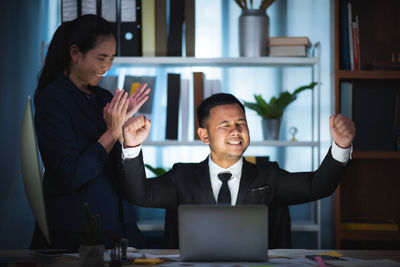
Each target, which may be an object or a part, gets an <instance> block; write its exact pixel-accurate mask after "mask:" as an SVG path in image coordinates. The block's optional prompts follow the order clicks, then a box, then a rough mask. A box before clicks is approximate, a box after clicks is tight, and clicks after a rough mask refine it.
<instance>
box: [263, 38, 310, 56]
mask: <svg viewBox="0 0 400 267" xmlns="http://www.w3.org/2000/svg"><path fill="white" fill-rule="evenodd" d="M268 46H269V55H270V56H271V57H306V56H308V55H309V50H310V47H311V42H310V40H309V39H308V37H288V36H284V37H270V38H269V45H268Z"/></svg>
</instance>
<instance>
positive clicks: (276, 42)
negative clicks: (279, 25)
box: [269, 36, 311, 46]
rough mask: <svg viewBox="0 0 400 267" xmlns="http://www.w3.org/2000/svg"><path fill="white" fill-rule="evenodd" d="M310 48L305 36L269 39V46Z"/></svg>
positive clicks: (308, 40)
mask: <svg viewBox="0 0 400 267" xmlns="http://www.w3.org/2000/svg"><path fill="white" fill-rule="evenodd" d="M282 45H284V46H292V45H294V46H311V42H310V39H308V37H305V36H281V37H270V38H269V46H282Z"/></svg>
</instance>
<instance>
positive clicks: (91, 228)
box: [79, 203, 104, 267]
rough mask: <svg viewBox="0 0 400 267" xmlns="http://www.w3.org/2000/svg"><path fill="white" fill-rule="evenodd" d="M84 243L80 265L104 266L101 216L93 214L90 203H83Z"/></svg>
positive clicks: (81, 248) (80, 253)
mask: <svg viewBox="0 0 400 267" xmlns="http://www.w3.org/2000/svg"><path fill="white" fill-rule="evenodd" d="M83 209H84V218H83V219H82V233H81V241H82V244H81V246H80V248H79V266H96V267H97V266H102V267H103V266H104V244H102V243H101V239H100V217H99V215H98V214H97V215H94V216H93V215H91V214H90V211H89V204H88V203H84V204H83Z"/></svg>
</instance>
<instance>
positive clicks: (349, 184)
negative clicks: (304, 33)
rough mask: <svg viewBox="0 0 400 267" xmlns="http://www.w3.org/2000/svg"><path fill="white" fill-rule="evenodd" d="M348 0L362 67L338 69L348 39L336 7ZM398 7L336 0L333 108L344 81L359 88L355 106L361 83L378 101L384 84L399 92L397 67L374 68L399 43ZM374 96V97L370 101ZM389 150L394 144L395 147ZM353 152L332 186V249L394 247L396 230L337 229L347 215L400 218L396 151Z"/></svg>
mask: <svg viewBox="0 0 400 267" xmlns="http://www.w3.org/2000/svg"><path fill="white" fill-rule="evenodd" d="M341 4H343V6H341ZM347 4H351V11H352V16H353V20H354V18H355V16H358V17H359V20H358V22H359V25H358V26H359V33H360V34H359V44H360V47H359V56H360V59H361V70H344V69H341V68H343V67H344V65H345V64H344V63H345V62H343V61H344V56H345V55H344V50H345V49H344V46H343V42H342V41H344V40H342V39H341V38H342V37H344V39H347V38H346V37H347V35H343V32H341V31H342V30H345V29H347V27H346V23H348V21H344V22H343V23H340V20H341V19H345V16H341V14H340V12H341V11H345V12H348V10H346V9H347V8H346V7H347ZM399 7H400V2H399V1H398V0H387V1H384V2H383V1H374V0H335V1H334V14H335V15H334V18H335V31H334V35H335V50H334V53H335V56H334V58H335V77H334V85H335V111H336V112H340V110H341V102H340V101H341V100H342V99H343V100H344V98H342V97H343V96H342V95H341V84H342V82H350V83H352V84H353V89H358V91H357V94H356V95H355V94H354V91H353V95H352V101H353V106H352V107H353V108H354V106H355V105H354V103H356V101H362V100H363V98H362V94H363V92H364V91H363V88H365V89H366V90H365V93H366V95H368V92H369V90H376V91H375V92H376V95H377V97H378V99H376V100H377V101H376V102H377V103H381V102H382V105H385V104H384V103H386V102H384V101H385V100H384V98H383V97H385V96H387V95H388V92H387V91H385V89H386V88H387V89H388V90H393V89H394V90H397V94H398V93H399V92H400V91H398V88H399V87H398V84H399V82H400V70H375V69H374V70H373V69H372V68H373V66H374V63H376V62H385V61H387V60H388V59H390V57H391V54H392V50H393V49H392V48H391V47H393V43H396V44H397V43H399V41H400V40H399V35H398V34H397V32H398V27H396V26H395V25H397V22H398V12H396V11H397V10H398V9H399ZM347 14H348V13H347ZM347 19H348V18H347ZM347 34H348V33H347ZM346 56H347V55H346ZM350 93H351V92H350ZM380 94H382V99H379V96H380ZM357 97H358V99H357ZM373 101H375V99H373V100H372V101H371V102H373ZM379 101H381V102H379ZM358 104H360V102H358ZM396 108H397V107H396ZM373 110H374V111H375V110H376V108H375V107H374V108H373ZM353 112H354V110H353ZM377 112H379V110H378V111H377ZM394 112H396V109H394ZM376 114H379V113H376ZM386 114H388V113H386ZM353 118H355V120H356V121H355V124H356V127H357V125H358V126H359V125H360V123H361V120H362V119H365V120H368V119H371V118H361V119H360V116H358V117H354V113H353ZM374 120H376V119H374ZM385 123H386V122H385ZM395 123H397V122H394V121H393V126H394V124H395ZM360 128H361V127H360ZM360 128H358V129H357V131H358V132H357V134H358V137H361V135H362V134H364V136H369V132H368V129H367V130H365V129H363V130H361V129H362V128H361V129H360ZM356 139H357V136H356ZM374 140H375V139H371V140H370V142H371V143H372V142H374ZM393 143H394V142H393ZM393 146H394V144H393ZM371 147H372V146H371ZM376 147H379V146H376ZM393 149H395V148H394V147H393ZM352 157H353V159H354V160H353V161H352V162H351V163H350V164H349V168H348V169H347V171H346V174H345V176H344V177H343V180H342V183H341V185H340V186H339V187H338V189H337V190H336V195H335V199H334V201H335V204H336V248H337V249H340V248H342V247H344V248H346V249H359V248H364V249H383V248H391V247H393V246H394V247H396V248H397V247H399V246H400V231H366V230H345V229H341V228H340V225H341V223H342V222H343V221H345V220H346V219H350V218H353V217H363V218H375V219H376V220H381V219H387V218H393V219H394V221H396V222H398V220H399V218H400V217H399V213H398V210H399V208H400V205H399V203H400V202H399V199H400V198H399V194H398V188H399V185H400V179H398V178H399V171H400V161H399V160H400V151H394V150H393V151H384V150H354V151H353V154H352ZM366 223H367V221H366ZM394 244H395V245H394Z"/></svg>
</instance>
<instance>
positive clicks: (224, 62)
mask: <svg viewBox="0 0 400 267" xmlns="http://www.w3.org/2000/svg"><path fill="white" fill-rule="evenodd" d="M320 53H321V52H320V45H319V43H317V44H316V45H315V47H314V49H313V56H312V57H231V58H196V57H116V58H115V59H114V68H115V67H116V68H118V67H130V66H134V67H146V68H170V67H172V68H175V67H178V68H190V67H196V66H205V67H215V68H235V67H248V68H257V67H272V68H285V67H305V68H310V69H311V77H310V80H311V81H316V82H317V83H318V84H317V86H316V88H315V89H314V90H313V93H312V97H311V98H312V99H311V100H310V101H311V108H310V109H311V111H312V112H311V114H312V125H311V128H312V129H311V133H312V134H311V136H312V137H311V140H308V141H296V142H292V141H286V140H268V141H251V143H250V147H309V148H311V149H312V151H313V152H312V155H313V159H312V166H311V167H310V169H316V168H317V167H318V166H319V164H320V162H321V159H320V152H321V151H320V149H321V147H320V146H321V142H320V90H321V88H320V86H321V83H320V78H321V67H320ZM143 145H144V146H150V147H161V148H162V147H182V146H189V147H199V146H205V145H204V144H203V143H202V142H201V141H200V140H189V141H180V140H161V141H152V140H148V141H145V142H144V143H143ZM310 210H311V214H310V216H309V219H308V220H304V221H292V225H291V229H292V231H294V232H310V233H315V234H316V236H317V247H318V248H321V242H322V240H321V202H320V201H315V202H313V203H311V208H310ZM138 227H139V229H140V230H142V231H162V230H164V221H159V220H146V221H139V222H138Z"/></svg>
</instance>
